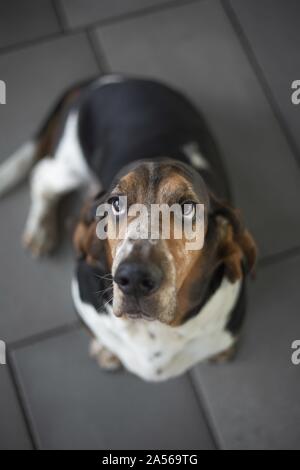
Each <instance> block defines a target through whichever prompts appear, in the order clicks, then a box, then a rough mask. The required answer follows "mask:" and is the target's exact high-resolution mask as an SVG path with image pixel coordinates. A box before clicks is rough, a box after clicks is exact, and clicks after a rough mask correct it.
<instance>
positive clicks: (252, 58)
mask: <svg viewBox="0 0 300 470" xmlns="http://www.w3.org/2000/svg"><path fill="white" fill-rule="evenodd" d="M220 1H221V4H222V6H223V10H224V11H225V14H226V16H227V17H228V19H229V21H230V23H231V26H232V28H233V30H234V31H235V33H236V35H237V36H238V39H239V41H240V44H241V46H242V48H243V50H244V52H245V54H246V57H247V59H248V60H249V62H250V65H251V66H252V68H253V70H254V73H255V75H256V77H257V79H258V81H259V83H260V85H261V87H262V90H263V92H264V94H265V97H266V99H267V101H268V103H269V105H270V107H271V109H272V111H273V114H274V116H275V118H276V120H277V122H278V124H279V127H280V129H281V131H282V133H283V135H284V137H285V139H286V141H287V144H288V146H289V147H290V150H291V152H292V154H293V157H294V159H295V160H296V163H297V164H298V165H299V166H300V154H299V149H298V146H297V143H296V141H295V139H294V137H293V135H292V133H291V132H290V129H289V127H288V124H287V122H286V120H285V117H284V115H283V114H282V112H281V109H280V107H279V105H278V104H277V102H276V98H275V96H274V94H273V92H272V90H271V88H270V86H269V84H268V81H267V79H266V77H265V74H264V71H263V68H262V67H261V66H260V64H259V62H258V60H257V58H256V55H255V52H254V50H253V48H252V46H251V44H250V41H249V40H248V38H247V36H246V33H245V32H244V30H243V27H242V25H241V23H240V22H239V19H238V17H237V15H236V13H235V11H234V9H233V8H232V6H231V5H230V4H229V1H228V0H220Z"/></svg>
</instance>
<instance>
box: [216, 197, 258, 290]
mask: <svg viewBox="0 0 300 470" xmlns="http://www.w3.org/2000/svg"><path fill="white" fill-rule="evenodd" d="M211 203H212V204H211V212H210V217H212V218H213V219H214V222H215V227H216V229H217V237H218V245H217V263H218V264H223V265H224V267H225V273H226V275H227V277H228V278H229V280H230V281H231V282H235V281H236V280H238V279H241V278H242V276H243V272H244V273H246V274H248V273H249V272H252V271H253V269H254V266H255V262H256V257H257V249H256V244H255V242H254V240H253V238H252V236H251V234H250V233H249V231H248V230H247V229H246V228H245V227H244V225H243V223H242V219H241V214H240V212H239V211H238V210H237V209H234V208H232V207H230V206H229V205H228V204H227V203H224V202H222V201H220V200H218V199H217V198H216V197H215V196H212V197H211Z"/></svg>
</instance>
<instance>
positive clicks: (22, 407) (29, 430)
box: [7, 348, 38, 450]
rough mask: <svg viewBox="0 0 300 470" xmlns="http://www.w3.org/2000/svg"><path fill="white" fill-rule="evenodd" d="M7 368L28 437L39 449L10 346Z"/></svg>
mask: <svg viewBox="0 0 300 470" xmlns="http://www.w3.org/2000/svg"><path fill="white" fill-rule="evenodd" d="M7 368H8V371H9V375H10V378H11V381H12V385H13V388H14V391H15V393H16V396H17V401H18V404H19V407H20V411H21V414H22V417H23V420H24V424H25V427H26V430H27V433H28V437H29V440H30V443H31V446H32V449H33V450H37V449H38V444H37V439H36V437H35V435H36V433H35V432H34V430H33V426H32V419H31V418H30V416H29V413H28V411H27V407H26V401H25V400H24V397H23V392H22V388H21V387H20V384H19V379H18V375H17V371H16V369H15V365H14V363H13V359H12V357H11V353H10V349H9V348H8V351H7Z"/></svg>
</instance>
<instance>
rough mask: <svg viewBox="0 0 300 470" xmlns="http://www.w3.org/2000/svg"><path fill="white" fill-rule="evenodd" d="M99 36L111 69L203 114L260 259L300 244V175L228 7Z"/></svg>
mask: <svg viewBox="0 0 300 470" xmlns="http://www.w3.org/2000/svg"><path fill="white" fill-rule="evenodd" d="M153 25H155V27H153ZM96 37H97V39H98V41H99V43H100V45H101V48H102V49H103V50H104V52H105V54H106V56H107V57H108V60H109V63H110V66H111V68H112V70H114V71H121V72H126V73H134V74H140V75H145V76H152V77H155V78H162V79H164V80H166V81H167V82H168V83H171V84H173V85H176V86H178V87H179V88H180V89H182V90H184V91H185V92H186V93H187V94H188V95H189V96H190V97H191V98H192V99H193V101H194V102H195V103H196V104H197V105H198V106H199V107H200V108H201V109H202V111H203V113H204V115H205V116H206V118H207V120H208V122H209V124H210V126H211V128H212V131H213V133H214V134H215V136H216V138H217V140H218V142H219V146H220V148H221V150H222V152H223V155H224V159H225V163H226V166H227V168H228V173H229V175H230V178H231V181H232V185H233V189H234V194H235V199H236V201H237V205H238V206H239V207H240V208H241V209H242V211H243V213H244V215H245V219H246V221H247V224H248V225H249V227H250V229H251V230H252V231H253V232H254V234H255V236H256V238H257V241H258V245H259V249H260V253H261V254H262V255H269V254H272V253H275V252H279V251H281V250H285V249H287V248H289V247H293V246H295V245H299V239H300V217H295V214H297V213H299V208H298V203H297V201H298V200H299V197H300V185H299V173H298V168H297V165H296V162H295V160H294V157H293V155H292V154H291V151H290V149H289V146H288V144H287V142H286V140H285V138H284V137H283V135H282V133H281V130H280V128H279V124H278V122H277V120H276V119H275V117H274V115H273V113H272V110H271V108H270V106H269V104H268V102H267V100H266V98H265V96H264V93H263V91H262V89H261V86H260V84H259V82H258V80H257V78H256V75H255V73H254V72H253V70H252V68H251V66H250V64H249V62H248V60H247V59H246V57H245V54H244V52H243V50H242V47H241V45H240V43H239V41H238V39H237V37H236V35H235V33H234V32H233V29H232V27H231V25H230V23H229V20H228V18H227V16H226V14H225V12H224V11H223V10H222V8H221V4H220V3H219V2H217V1H215V0H209V1H206V0H203V1H200V2H196V3H193V4H190V5H183V6H180V7H176V8H172V9H168V10H166V11H161V12H159V13H155V14H149V15H145V16H143V17H141V18H135V19H131V20H127V21H122V22H120V23H118V24H114V25H109V26H105V27H100V28H99V29H98V30H97V31H96ZM291 224H292V225H293V230H286V227H287V226H291Z"/></svg>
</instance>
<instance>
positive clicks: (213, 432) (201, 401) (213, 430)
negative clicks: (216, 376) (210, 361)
mask: <svg viewBox="0 0 300 470" xmlns="http://www.w3.org/2000/svg"><path fill="white" fill-rule="evenodd" d="M187 376H188V379H189V382H190V384H191V386H192V389H193V393H194V395H195V398H196V400H197V402H198V405H199V407H200V409H201V412H202V415H203V418H204V422H205V424H206V426H207V429H208V432H209V434H210V436H211V439H212V441H213V444H214V446H215V450H221V449H222V448H223V446H222V444H221V439H220V436H219V433H218V430H217V427H216V425H215V423H214V422H213V419H212V416H211V413H210V411H209V409H208V406H207V403H206V399H205V396H204V393H203V390H202V389H201V387H200V386H198V385H196V383H195V378H194V375H193V371H189V372H188V373H187Z"/></svg>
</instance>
